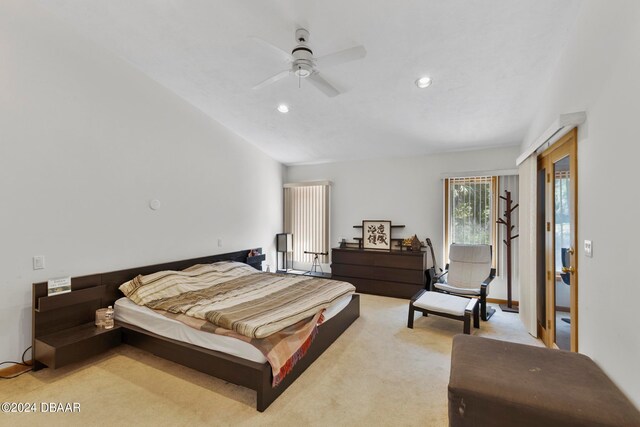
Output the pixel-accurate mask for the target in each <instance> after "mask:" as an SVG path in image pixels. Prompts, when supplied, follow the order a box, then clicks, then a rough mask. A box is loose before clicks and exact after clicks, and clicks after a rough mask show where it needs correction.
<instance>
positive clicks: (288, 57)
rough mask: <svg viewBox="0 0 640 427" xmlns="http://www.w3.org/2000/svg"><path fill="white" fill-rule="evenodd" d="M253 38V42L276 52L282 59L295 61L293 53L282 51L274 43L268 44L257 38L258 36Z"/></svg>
mask: <svg viewBox="0 0 640 427" xmlns="http://www.w3.org/2000/svg"><path fill="white" fill-rule="evenodd" d="M251 38H252V39H253V40H255V41H257V42H258V43H260V44H262V45H263V46H266V47H267V48H269V49H270V50H271V51H272V52H275V53H277V54H278V55H280V56H281V57H282V59H284V60H287V61H289V62H291V61H293V56H291V53H289V52H287V51H284V50H282V49H280V48H279V47H278V46H276V45H274V44H273V43H271V42H268V41H266V40H265V39H263V38H260V37H257V36H251Z"/></svg>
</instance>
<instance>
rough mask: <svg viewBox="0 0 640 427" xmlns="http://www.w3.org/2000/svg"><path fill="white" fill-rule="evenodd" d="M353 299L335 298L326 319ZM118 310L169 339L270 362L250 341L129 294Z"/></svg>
mask: <svg viewBox="0 0 640 427" xmlns="http://www.w3.org/2000/svg"><path fill="white" fill-rule="evenodd" d="M350 301H351V294H349V295H345V296H343V297H342V298H340V299H338V300H337V301H335V302H334V303H333V304H332V305H330V306H329V307H328V308H327V310H326V311H325V312H324V319H325V321H327V320H329V319H330V318H332V317H333V316H335V315H336V314H338V313H339V312H340V311H342V310H343V309H344V308H345V307H346V306H347V305H348V304H349V302H350ZM114 310H115V318H116V320H120V321H122V322H126V323H130V324H132V325H135V326H138V327H140V328H142V329H145V330H147V331H149V332H153V333H154V334H157V335H160V336H163V337H165V338H171V339H174V340H177V341H182V342H186V343H189V344H193V345H197V346H199V347H204V348H208V349H209V350H215V351H220V352H222V353H227V354H230V355H232V356H237V357H240V358H242V359H246V360H251V361H253V362H258V363H265V362H266V361H267V359H266V358H265V357H264V355H263V354H262V352H260V350H258V349H257V348H255V347H254V346H252V345H251V344H249V343H247V342H244V341H241V340H239V339H236V338H233V337H226V336H223V335H217V334H212V333H211V332H204V331H199V330H197V329H194V328H192V327H189V326H187V325H185V324H184V323H182V322H179V321H177V320H175V319H170V318H168V317H165V316H163V315H162V314H160V313H156V312H155V311H153V310H151V309H150V308H147V307H144V306H140V305H138V304H136V303H134V302H133V301H131V300H130V299H129V298H127V297H122V298H120V299H119V300H117V301H116V302H115V305H114Z"/></svg>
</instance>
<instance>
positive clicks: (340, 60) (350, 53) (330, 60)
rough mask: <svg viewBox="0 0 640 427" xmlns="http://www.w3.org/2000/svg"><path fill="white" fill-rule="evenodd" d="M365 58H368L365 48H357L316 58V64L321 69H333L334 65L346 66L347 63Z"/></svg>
mask: <svg viewBox="0 0 640 427" xmlns="http://www.w3.org/2000/svg"><path fill="white" fill-rule="evenodd" d="M365 56H367V51H366V50H365V48H364V46H356V47H352V48H349V49H345V50H341V51H338V52H334V53H330V54H328V55H325V56H321V57H319V58H316V64H317V65H318V67H320V68H324V67H332V66H334V65H339V64H344V63H345V62H350V61H355V60H356V59H361V58H364V57H365Z"/></svg>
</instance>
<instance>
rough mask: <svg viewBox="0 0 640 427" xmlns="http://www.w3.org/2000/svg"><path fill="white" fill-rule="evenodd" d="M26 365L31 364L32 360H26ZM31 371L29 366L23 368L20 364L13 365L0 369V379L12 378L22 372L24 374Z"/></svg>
mask: <svg viewBox="0 0 640 427" xmlns="http://www.w3.org/2000/svg"><path fill="white" fill-rule="evenodd" d="M26 362H27V363H33V360H27V361H26ZM30 369H31V366H25V365H20V364H17V363H16V364H15V365H11V366H7V367H6V368H2V369H0V376H1V377H13V376H15V375H19V374H21V373H23V372H26V371H28V370H30Z"/></svg>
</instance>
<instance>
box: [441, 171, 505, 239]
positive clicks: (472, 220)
mask: <svg viewBox="0 0 640 427" xmlns="http://www.w3.org/2000/svg"><path fill="white" fill-rule="evenodd" d="M447 181H448V182H446V184H447V187H448V196H449V197H448V212H447V218H448V230H447V234H448V239H447V240H448V242H447V243H448V244H451V243H464V244H486V245H491V244H493V239H492V231H493V229H494V227H493V224H492V219H493V214H494V212H493V211H494V210H493V207H492V202H493V194H492V193H493V191H494V189H493V179H492V177H490V176H482V177H465V178H449V179H447Z"/></svg>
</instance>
